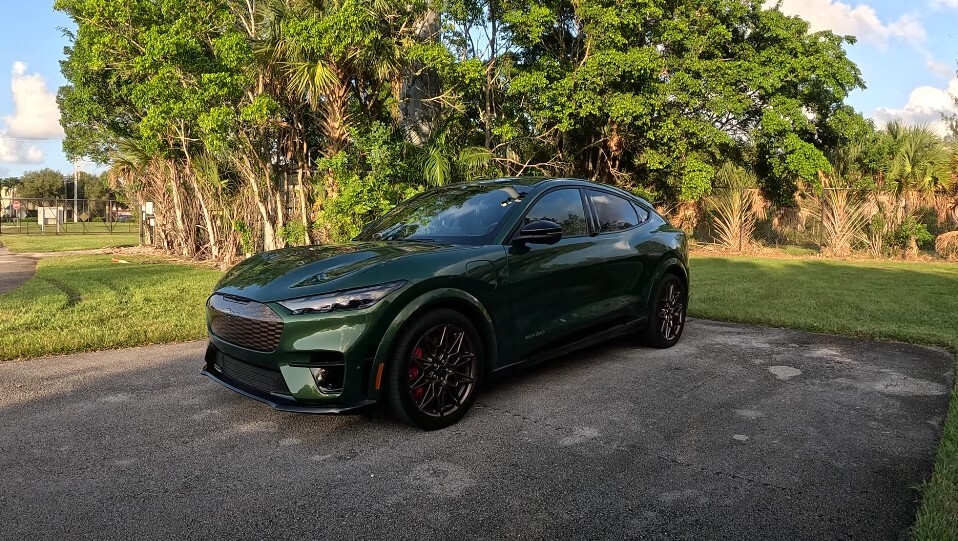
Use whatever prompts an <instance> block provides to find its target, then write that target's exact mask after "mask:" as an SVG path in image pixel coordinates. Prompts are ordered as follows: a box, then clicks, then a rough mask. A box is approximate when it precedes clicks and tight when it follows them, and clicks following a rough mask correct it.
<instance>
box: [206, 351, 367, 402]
mask: <svg viewBox="0 0 958 541" xmlns="http://www.w3.org/2000/svg"><path fill="white" fill-rule="evenodd" d="M201 373H202V374H203V375H204V376H206V377H208V378H210V379H211V380H213V381H215V382H216V383H219V384H220V385H222V386H224V387H226V388H227V389H230V390H232V391H236V392H237V393H239V394H241V395H243V396H246V397H248V398H252V399H253V400H258V401H260V402H262V403H264V404H267V405H268V406H269V407H271V408H273V409H275V410H279V411H289V412H293V413H317V414H338V413H359V412H361V411H363V410H366V409H369V408H371V407H373V406H375V405H376V401H375V400H361V401H359V402H353V403H350V404H337V405H309V404H303V403H300V402H297V401H296V400H295V399H294V398H293V397H292V396H288V395H283V394H280V393H266V392H263V391H261V390H259V389H255V388H253V387H250V386H248V385H245V384H244V383H242V382H241V381H239V380H236V379H233V378H231V377H229V376H227V375H226V374H224V373H223V372H221V371H219V370H217V369H216V368H215V367H214V366H213V365H212V364H210V363H207V365H206V367H204V368H203V371H202V372H201Z"/></svg>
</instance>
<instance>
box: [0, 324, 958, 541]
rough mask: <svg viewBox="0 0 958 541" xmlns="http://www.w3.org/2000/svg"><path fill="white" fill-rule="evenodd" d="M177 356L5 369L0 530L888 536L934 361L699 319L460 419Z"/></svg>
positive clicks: (921, 464) (588, 360)
mask: <svg viewBox="0 0 958 541" xmlns="http://www.w3.org/2000/svg"><path fill="white" fill-rule="evenodd" d="M202 349H203V344H200V343H191V344H181V345H171V346H160V347H150V348H142V349H134V350H126V351H117V352H105V353H93V354H83V355H74V356H69V357H60V358H49V359H40V360H35V361H28V362H20V363H7V364H2V365H0V390H2V392H0V450H2V454H0V538H3V539H36V538H57V537H69V538H81V537H85V538H96V539H107V538H117V539H119V538H134V537H135V538H157V539H171V538H191V539H217V538H237V539H262V538H291V539H292V538H296V539H306V538H312V539H350V540H353V539H412V538H420V537H421V536H424V537H426V538H433V539H469V538H486V539H600V538H607V539H626V538H642V539H824V538H829V539H835V538H838V539H868V540H877V539H898V538H900V536H901V535H902V533H903V532H904V531H905V530H906V529H907V528H908V527H909V525H910V522H911V521H912V520H913V516H914V511H915V503H916V500H917V498H918V496H919V495H918V492H917V491H916V489H915V486H916V485H918V484H919V483H920V482H921V481H922V480H923V479H925V478H926V477H927V476H928V475H929V472H930V470H931V465H932V458H933V454H934V450H935V444H936V439H937V437H938V435H939V431H940V425H941V422H942V417H943V415H944V412H945V409H946V404H947V401H948V391H949V389H950V385H951V378H952V370H953V360H952V358H951V357H950V356H949V355H948V354H947V353H945V352H943V351H941V350H937V349H932V348H924V347H917V346H908V345H902V344H891V343H877V342H869V341H862V340H854V339H845V338H835V337H829V336H820V335H813V334H806V333H801V332H791V331H783V330H775V329H763V328H756V327H749V326H742V325H729V324H719V323H712V322H707V321H694V322H692V323H691V325H690V326H689V329H688V331H687V334H686V337H685V338H684V339H683V342H682V343H681V344H680V345H678V346H677V347H675V348H673V349H671V350H668V351H653V350H648V349H641V348H636V347H633V346H631V345H630V344H629V343H628V342H617V343H614V344H610V345H607V346H605V347H602V348H598V349H595V350H593V351H590V352H587V353H581V354H577V355H573V356H570V357H567V358H565V359H563V360H560V361H557V362H553V363H551V364H547V365H543V366H541V367H538V368H535V369H533V370H530V371H526V372H524V373H521V374H519V375H516V376H514V377H511V378H509V379H507V380H505V381H502V382H500V383H498V384H496V385H495V386H494V387H492V388H490V389H488V390H487V392H485V393H484V394H483V395H482V396H480V400H479V402H478V404H477V407H476V408H475V409H474V410H473V411H472V412H471V414H470V415H469V416H468V417H467V418H466V419H465V420H464V421H463V422H462V423H460V424H459V425H457V426H455V427H453V428H451V429H447V430H444V431H440V432H434V433H424V432H419V431H417V430H413V429H410V428H406V427H404V426H400V425H397V424H394V423H392V422H390V421H388V420H384V419H380V418H368V417H360V416H357V417H316V416H305V415H293V414H284V413H277V412H273V411H271V410H269V409H268V408H266V407H264V406H261V405H260V404H257V403H254V402H252V401H249V400H247V399H245V398H243V397H240V396H238V395H235V394H233V393H231V392H229V391H227V390H225V389H222V388H220V387H218V386H217V385H216V384H214V383H212V382H210V381H209V380H207V379H205V378H202V377H200V375H199V373H198V372H199V368H200V360H199V359H200V356H201V353H202Z"/></svg>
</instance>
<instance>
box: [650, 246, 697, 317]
mask: <svg viewBox="0 0 958 541" xmlns="http://www.w3.org/2000/svg"><path fill="white" fill-rule="evenodd" d="M666 274H674V275H675V276H677V277H678V278H679V280H682V284H683V285H684V286H685V294H686V296H688V294H689V270H688V266H687V265H686V264H685V263H684V262H683V260H682V259H681V258H680V257H679V256H678V255H677V254H669V255H666V256H665V257H663V258H662V261H661V262H659V265H658V267H656V269H655V274H653V275H652V279H651V280H649V285H648V290H647V291H646V306H651V302H652V295H654V294H655V285H656V284H658V283H659V280H661V279H662V277H663V276H665V275H666Z"/></svg>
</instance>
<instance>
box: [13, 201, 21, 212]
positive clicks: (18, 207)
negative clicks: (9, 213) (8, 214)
mask: <svg viewBox="0 0 958 541" xmlns="http://www.w3.org/2000/svg"><path fill="white" fill-rule="evenodd" d="M13 210H20V202H19V201H16V200H15V201H14V202H13Z"/></svg>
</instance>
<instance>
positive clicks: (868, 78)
mask: <svg viewBox="0 0 958 541" xmlns="http://www.w3.org/2000/svg"><path fill="white" fill-rule="evenodd" d="M769 3H774V2H771V1H770V2H769ZM10 4H12V5H10ZM51 6H52V1H36V0H29V1H22V2H9V3H8V5H6V6H4V17H2V18H0V176H7V175H16V174H20V173H22V172H23V171H26V170H31V169H38V168H40V167H53V168H55V169H60V170H63V171H70V170H72V167H73V166H72V165H71V164H69V163H68V162H67V161H66V158H65V157H64V156H63V152H62V151H61V148H60V138H61V137H62V132H61V131H60V130H59V128H58V126H57V123H56V114H57V113H56V108H55V104H53V102H52V100H53V95H54V94H55V93H56V89H57V88H58V87H59V86H60V85H62V84H63V82H64V81H63V77H62V76H61V75H60V66H59V61H60V59H61V58H62V56H63V47H64V46H65V45H66V43H67V40H66V38H64V36H63V33H62V31H61V30H60V28H62V27H68V26H70V21H69V19H67V18H66V17H65V16H63V15H61V14H59V13H57V12H55V11H53V9H52V7H51ZM782 9H783V11H785V12H786V13H790V14H794V15H800V16H802V17H804V18H805V19H807V20H809V21H810V22H811V23H812V26H813V29H815V30H818V29H829V30H833V31H835V32H836V33H838V34H843V35H845V34H851V35H855V36H856V37H857V38H858V43H856V44H855V45H853V46H851V47H849V48H848V54H849V56H850V57H851V59H852V60H854V61H855V62H856V63H857V64H858V66H859V68H860V69H861V71H862V74H863V75H864V78H865V82H866V84H867V86H868V88H867V89H865V90H860V91H856V92H855V93H854V94H853V95H852V96H851V98H850V100H849V101H850V103H851V104H852V105H853V106H854V107H855V108H856V109H858V110H859V111H861V112H862V113H864V114H865V115H866V116H870V117H872V118H875V119H876V121H878V122H881V123H883V122H886V121H888V120H890V119H893V118H900V119H902V120H904V121H905V122H908V123H913V124H917V123H932V124H936V125H938V126H941V123H940V117H941V114H942V113H943V112H945V113H953V112H955V108H954V104H953V102H952V100H951V98H950V94H955V93H958V79H956V77H955V70H956V67H958V65H956V61H958V30H956V29H958V0H913V1H910V2H903V1H901V0H865V1H863V2H857V1H855V0H844V1H839V0H782ZM84 167H85V168H86V170H92V169H93V166H92V165H85V166H84Z"/></svg>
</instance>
